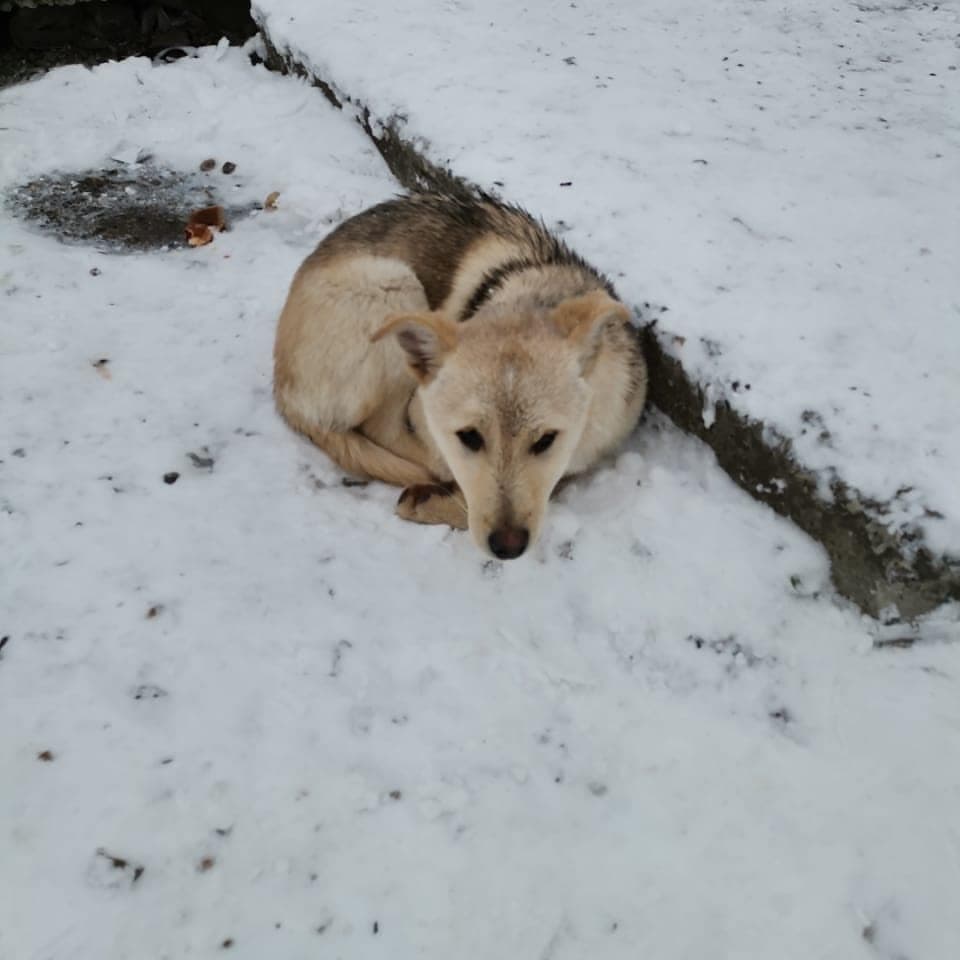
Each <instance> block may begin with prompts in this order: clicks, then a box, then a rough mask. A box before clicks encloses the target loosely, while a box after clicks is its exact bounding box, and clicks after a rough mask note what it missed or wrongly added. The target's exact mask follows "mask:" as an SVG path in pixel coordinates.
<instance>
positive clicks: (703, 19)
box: [253, 0, 960, 556]
mask: <svg viewBox="0 0 960 960" xmlns="http://www.w3.org/2000/svg"><path fill="white" fill-rule="evenodd" d="M253 6H254V13H255V16H256V17H257V19H258V20H259V22H260V23H261V24H263V25H264V27H265V30H266V32H267V33H268V34H269V36H270V38H271V40H272V41H273V42H274V44H275V45H277V46H278V47H279V48H280V49H281V50H282V51H289V52H290V53H292V55H293V56H294V58H295V59H296V60H297V61H298V62H300V63H304V64H307V65H312V68H313V69H314V71H315V72H316V73H317V75H319V76H321V77H323V78H324V79H325V80H327V81H328V82H330V83H332V84H333V86H334V88H335V89H338V90H340V91H342V92H343V93H345V94H347V95H349V96H350V97H352V98H354V99H355V100H356V101H357V102H359V103H362V104H364V105H365V106H367V107H369V108H370V110H371V111H372V113H373V115H374V116H376V117H379V118H380V119H381V120H386V119H388V118H390V117H392V116H394V115H398V116H400V117H402V118H403V129H404V133H405V135H406V136H408V137H411V138H413V139H416V140H421V141H422V142H423V145H424V148H425V149H426V152H427V154H428V155H429V156H430V157H431V158H432V159H434V160H435V161H440V162H449V163H450V165H451V166H452V168H453V170H454V171H455V172H456V173H458V174H460V175H461V176H465V177H466V178H468V179H470V180H472V181H474V182H476V183H479V184H481V185H483V186H485V187H488V188H496V189H500V192H502V193H503V194H504V195H506V196H507V197H508V198H509V199H511V200H514V201H517V202H520V203H522V204H524V205H526V206H528V207H530V208H531V209H532V210H534V211H535V212H537V213H539V214H542V215H544V216H545V217H546V218H547V219H548V221H550V222H558V221H559V222H562V223H563V224H564V225H566V227H567V228H569V231H570V233H569V239H571V241H572V242H573V243H574V245H575V246H576V247H577V248H578V249H580V250H582V251H583V252H584V253H585V254H587V255H588V256H589V257H590V258H591V259H593V260H594V261H595V262H597V263H598V264H599V265H601V266H602V267H603V268H605V269H607V270H608V271H610V273H611V275H612V276H613V278H614V280H615V281H616V283H617V286H618V288H619V290H620V292H621V294H622V295H624V296H625V297H626V298H627V299H629V300H631V301H633V302H634V303H642V302H644V301H653V302H655V303H662V304H666V305H668V306H669V308H670V312H669V313H668V314H667V315H665V316H664V317H663V318H662V319H661V321H660V325H659V326H660V330H661V332H662V334H663V336H662V340H663V342H664V344H665V345H666V346H667V347H668V348H669V349H671V350H673V351H674V353H675V354H676V356H677V357H678V359H680V360H681V361H682V362H683V364H684V366H685V368H686V369H687V370H688V371H689V372H690V374H691V375H692V376H693V377H694V378H695V379H696V380H698V381H699V382H700V383H703V384H713V385H715V386H716V387H717V389H718V390H719V391H720V392H722V394H723V395H724V397H725V398H726V399H727V400H729V401H730V402H731V403H732V404H733V405H734V407H735V408H736V409H737V410H739V411H741V412H743V413H745V414H747V415H750V416H752V417H754V418H756V419H759V420H761V421H763V422H765V423H766V424H768V425H770V426H771V427H773V428H775V429H776V430H777V431H778V432H779V433H780V434H781V435H782V436H786V437H789V438H790V439H791V440H792V441H793V443H794V444H795V447H796V450H797V453H798V456H799V459H800V461H801V462H802V463H804V464H806V465H808V466H809V467H810V468H811V469H814V470H817V471H820V472H821V473H822V474H823V475H824V478H825V481H824V482H825V483H826V484H827V485H829V481H830V480H831V479H832V478H833V477H834V476H836V477H839V478H840V479H841V480H844V481H846V482H847V483H848V484H852V485H853V486H854V487H855V488H857V489H859V490H860V491H862V493H863V494H864V496H865V497H866V498H873V499H876V500H879V501H881V502H889V503H890V506H891V509H890V512H889V514H888V515H887V516H886V517H885V518H884V522H886V523H888V524H889V525H890V526H891V527H894V528H899V527H901V526H903V525H910V524H914V523H916V524H919V525H920V526H921V527H922V528H923V530H924V531H925V533H926V536H927V538H928V542H929V544H930V545H931V546H932V547H933V548H934V549H935V550H938V551H943V552H946V553H948V554H952V555H954V556H958V555H960V485H958V484H957V482H956V477H957V476H958V474H960V430H958V429H957V425H956V411H957V410H958V409H960V376H958V365H960V280H958V278H960V272H958V271H957V253H958V250H960V229H958V224H960V192H958V191H957V190H956V186H955V185H956V183H957V182H958V181H960V71H958V70H957V65H958V63H960V57H958V50H957V46H956V43H955V37H956V35H957V33H958V30H960V13H958V8H957V6H956V4H953V3H943V4H940V5H936V4H931V3H903V2H900V0H896V2H893V0H884V2H871V3H836V2H834V0H811V2H806V3H803V4H781V3H757V2H756V0H724V2H720V3H709V4H705V3H702V2H700V0H651V2H645V3H642V4H639V3H635V2H630V0H597V2H592V3H563V4H551V3H523V4H517V3H514V2H513V0H484V2H482V3H480V2H472V0H460V2H447V0H442V2H441V0H412V2H410V3H406V4H404V5H403V9H402V13H398V14H396V15H393V16H385V15H384V13H383V9H382V5H381V4H379V3H377V2H376V0H327V2H325V3H323V4H309V3H302V2H301V0H254V4H253ZM675 337H678V338H681V339H677V340H675V339H674V338H675ZM681 340H682V341H683V344H682V346H681V345H680V343H681ZM734 384H736V386H734ZM746 385H749V387H747V386H746ZM810 413H812V414H814V415H815V416H816V417H817V418H818V426H817V427H816V428H815V429H814V428H811V427H810V426H809V424H808V423H806V422H805V420H804V416H805V414H807V415H808V416H809V414H810ZM906 488H909V489H906ZM925 508H929V511H933V512H934V513H939V514H942V515H943V516H942V517H940V516H931V515H930V513H929V512H928V509H925Z"/></svg>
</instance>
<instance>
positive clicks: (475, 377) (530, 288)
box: [275, 235, 646, 552]
mask: <svg viewBox="0 0 960 960" xmlns="http://www.w3.org/2000/svg"><path fill="white" fill-rule="evenodd" d="M321 250H323V251H324V255H323V256H318V255H314V256H313V257H311V258H310V259H308V260H307V262H306V263H304V265H303V266H302V267H301V268H300V270H299V271H298V273H297V275H296V276H295V278H294V281H293V284H292V286H291V289H290V293H289V296H288V298H287V302H286V305H285V306H284V309H283V312H282V314H281V317H280V321H279V325H278V329H277V338H276V345H275V393H276V400H277V405H278V408H279V410H280V412H281V413H282V414H283V416H284V417H285V418H286V420H287V421H288V422H289V423H290V425H291V426H293V427H294V429H296V430H299V431H300V432H302V433H304V434H305V435H306V436H308V437H309V438H310V439H311V440H312V441H313V442H314V443H316V444H317V446H319V447H320V448H321V449H323V450H324V451H325V452H326V453H327V454H328V455H329V456H330V457H331V458H332V459H333V460H335V461H336V462H337V463H338V464H339V465H340V466H341V467H342V468H343V469H344V470H347V471H348V472H350V473H355V474H359V475H362V476H366V477H371V478H373V479H377V480H382V481H385V482H387V483H391V484H395V485H399V486H403V487H406V488H408V489H407V490H406V491H405V493H404V495H403V496H402V497H401V500H400V503H399V504H398V508H397V512H398V514H399V515H400V516H402V517H404V518H406V519H410V520H415V521H418V522H425V523H447V524H449V525H451V526H455V527H467V526H469V529H470V530H471V533H472V535H473V537H474V539H475V541H476V542H477V544H478V545H479V546H480V547H481V548H482V549H484V550H486V551H488V552H489V551H490V550H491V549H492V547H491V542H492V541H491V534H496V533H497V531H507V535H508V538H509V536H510V534H509V531H518V530H522V531H525V532H529V541H530V542H531V543H532V542H534V541H535V540H536V537H537V534H538V533H539V531H540V527H541V524H542V519H543V515H544V510H545V508H546V504H547V501H548V499H549V497H550V494H551V492H552V491H553V489H554V488H555V486H556V484H557V483H558V481H559V480H560V479H561V478H562V477H563V476H568V475H570V474H574V473H578V472H581V471H583V470H586V469H587V468H589V467H590V466H591V465H593V464H594V463H596V461H597V460H598V459H599V458H600V457H602V456H603V455H604V454H606V453H608V452H609V451H610V450H612V449H613V448H615V447H616V446H617V445H618V444H619V443H621V442H622V440H623V439H624V437H625V436H626V434H627V433H629V431H630V430H631V429H632V428H633V426H634V424H635V423H636V420H637V418H638V416H639V414H640V411H641V409H642V407H643V403H644V397H645V392H646V391H645V375H644V376H643V377H642V382H640V383H639V384H638V382H637V378H638V369H639V371H640V374H641V375H642V374H643V369H642V359H639V357H638V355H637V354H636V353H635V352H633V353H632V352H631V350H633V351H635V350H636V348H635V346H634V345H630V344H628V342H627V341H625V340H624V339H623V338H624V337H625V336H627V337H629V336H630V334H629V332H627V331H626V324H627V321H628V319H629V317H628V313H627V311H626V308H625V307H624V306H623V305H622V304H620V303H618V302H617V301H616V300H614V299H612V298H611V297H610V296H609V295H608V294H607V293H606V292H605V291H604V290H602V289H594V290H588V291H587V292H586V293H580V294H578V295H576V296H571V297H566V298H565V297H564V296H563V293H562V291H563V289H564V284H565V283H569V282H572V281H571V280H570V274H569V271H567V270H566V269H565V268H564V267H552V266H545V267H543V268H538V269H537V270H533V271H527V272H525V273H522V274H520V275H519V276H517V277H516V278H511V280H510V281H508V282H506V283H504V284H503V286H502V288H501V289H499V290H497V291H495V292H494V294H493V295H492V296H491V297H490V298H489V300H488V301H487V302H485V303H484V304H483V305H482V306H481V308H480V309H479V310H478V311H477V312H476V314H475V315H474V316H472V317H471V318H470V319H469V320H468V321H467V322H465V323H458V322H456V319H455V318H456V317H457V316H458V315H460V313H461V311H462V310H463V309H464V308H465V305H466V304H467V302H468V300H469V298H470V296H471V292H472V291H473V290H475V289H476V287H477V285H478V284H479V283H480V282H481V281H482V279H483V278H484V276H485V275H486V274H487V273H488V272H489V271H490V270H491V269H493V268H494V267H496V266H498V265H499V264H502V263H505V262H507V261H510V260H511V258H516V257H518V256H522V255H523V254H524V249H523V245H522V244H521V243H519V242H518V241H516V240H513V241H511V240H510V238H503V237H499V236H496V235H493V236H491V235H481V236H478V237H477V238H476V241H475V242H474V243H471V244H470V245H469V247H468V249H467V250H466V251H465V253H464V254H463V256H462V257H461V258H460V261H459V263H458V265H457V269H456V271H455V274H454V275H453V276H452V277H451V278H450V283H449V293H448V295H447V296H446V298H445V300H444V302H443V303H441V304H440V305H439V307H438V309H437V310H435V311H433V312H431V311H430V309H429V305H428V302H427V297H426V294H425V292H424V288H423V286H422V284H421V283H420V281H419V280H418V277H417V275H416V274H415V273H414V271H413V269H412V267H411V266H410V265H409V264H408V262H406V261H405V259H404V258H403V257H402V256H396V255H391V256H383V255H379V252H378V251H377V250H376V248H375V246H374V249H372V250H370V251H365V250H356V249H344V250H343V251H338V250H337V249H336V247H333V249H330V250H324V248H323V245H321V248H319V249H318V254H319V253H320V252H321ZM391 253H393V251H391ZM580 282H581V285H582V278H580ZM571 289H572V288H571ZM551 291H552V293H553V296H552V297H551V296H547V297H546V298H544V293H545V292H546V293H547V294H550V293H551ZM557 291H560V294H559V296H558V295H557ZM557 300H559V302H556V301H557ZM551 302H553V303H555V305H553V306H544V305H543V304H544V303H547V304H549V303H551ZM638 364H639V367H638ZM411 427H412V428H413V429H411ZM470 430H472V431H475V432H476V433H477V434H479V435H480V436H481V438H482V444H483V446H482V449H480V450H471V449H469V448H468V447H467V445H466V444H465V442H464V441H463V440H462V439H461V437H460V436H458V432H460V433H463V432H464V431H470ZM553 432H555V433H556V439H555V440H554V441H553V443H552V446H550V447H549V449H547V450H545V451H544V452H542V453H540V454H536V453H534V452H532V451H533V449H535V447H534V445H535V444H537V443H538V441H539V442H541V443H542V442H544V439H543V438H544V437H545V435H547V434H549V433H553ZM468 438H469V437H468ZM521 552H522V548H521Z"/></svg>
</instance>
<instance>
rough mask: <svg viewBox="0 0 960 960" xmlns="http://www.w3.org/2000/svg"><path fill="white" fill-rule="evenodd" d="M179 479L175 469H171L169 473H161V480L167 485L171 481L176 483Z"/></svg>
mask: <svg viewBox="0 0 960 960" xmlns="http://www.w3.org/2000/svg"><path fill="white" fill-rule="evenodd" d="M179 479H180V474H179V473H177V471H176V470H171V471H170V472H169V473H165V474H164V475H163V482H164V483H165V484H167V485H168V486H169V485H170V484H171V483H176V482H177V481H178V480H179Z"/></svg>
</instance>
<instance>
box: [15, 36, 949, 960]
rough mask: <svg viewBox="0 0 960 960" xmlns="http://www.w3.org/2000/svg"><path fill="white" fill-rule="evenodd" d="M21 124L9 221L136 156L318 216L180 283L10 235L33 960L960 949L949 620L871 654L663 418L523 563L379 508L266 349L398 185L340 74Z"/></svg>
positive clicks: (594, 482)
mask: <svg viewBox="0 0 960 960" xmlns="http://www.w3.org/2000/svg"><path fill="white" fill-rule="evenodd" d="M372 59H373V58H368V63H370V62H371V60H372ZM0 128H2V129H0V135H2V137H3V149H2V151H0V191H7V190H9V189H10V188H11V187H13V186H14V185H16V184H18V183H21V182H23V181H24V180H27V179H30V178H32V177H35V176H37V175H39V174H42V173H47V172H51V171H55V170H58V169H62V170H69V171H77V170H83V169H87V168H100V167H108V166H110V164H111V160H110V158H111V157H114V156H125V157H131V158H132V157H135V156H136V155H137V154H138V153H141V151H143V152H148V153H150V154H152V155H153V157H154V162H155V163H157V164H159V165H164V166H167V167H170V168H173V169H180V170H184V171H194V170H196V168H197V166H198V164H199V163H200V162H201V161H202V160H203V159H205V158H206V157H215V158H217V160H218V161H227V160H229V161H232V162H234V163H236V164H237V165H238V166H237V170H236V172H235V173H234V174H233V175H232V178H231V177H225V176H223V175H221V174H219V173H214V174H211V178H212V180H213V181H214V182H216V183H217V184H219V185H220V188H221V189H222V190H224V191H228V192H232V193H233V194H234V195H235V196H236V200H237V202H238V203H247V202H253V201H256V200H261V199H262V198H264V197H266V195H267V194H268V193H270V192H271V191H274V190H278V191H280V194H281V196H280V203H279V209H278V210H276V211H275V212H272V213H268V212H264V213H261V214H260V215H257V216H252V217H250V218H248V219H245V220H243V221H240V222H238V223H237V224H236V225H235V229H233V230H231V231H230V232H228V233H226V234H223V235H221V236H219V237H218V238H217V239H216V241H215V242H214V243H213V244H211V245H210V246H206V247H201V248H197V249H187V248H182V249H177V250H173V251H169V252H166V253H154V254H136V255H134V254H128V255H120V254H114V255H108V254H103V253H98V252H96V251H94V250H93V249H91V248H90V247H81V246H67V245H63V244H59V243H58V242H57V241H56V240H55V239H54V238H52V237H50V236H46V235H41V234H39V233H36V232H34V231H33V230H31V229H30V228H28V227H26V226H25V225H23V224H22V223H21V222H19V221H17V220H15V219H13V218H11V217H10V216H9V215H7V214H3V215H0V411H2V417H0V637H5V638H8V639H7V640H6V643H5V644H4V645H3V646H2V649H0V732H2V734H0V890H2V895H0V957H2V958H3V960H121V958H131V960H142V958H146V957H151V958H152V957H155V958H170V960H179V958H183V957H187V956H197V957H208V956H221V955H227V956H235V957H238V958H249V960H263V958H264V957H276V958H280V960H299V958H313V957H331V958H337V957H340V958H345V960H346V958H350V960H364V958H379V957H389V958H391V960H406V958H413V957H420V958H430V960H449V958H452V957H462V958H471V960H472V958H490V957H534V958H542V960H568V958H569V960H582V958H585V957H589V958H592V960H601V958H617V960H632V958H636V957H639V956H644V957H657V958H677V960H679V958H687V957H723V958H733V957H737V958H758V960H759V958H763V960H768V958H771V957H777V958H779V960H791V958H797V960H808V958H810V957H811V956H815V957H818V958H822V960H834V958H835V960H855V958H861V957H862V958H864V960H869V958H878V957H879V958H887V960H893V958H911V960H913V958H924V960H955V958H956V957H957V956H960V923H958V922H957V910H956V891H957V890H958V889H960V815H958V811H960V685H958V684H960V643H958V642H956V641H957V640H958V639H960V636H958V627H957V619H956V618H957V611H956V610H954V611H942V612H941V614H940V615H939V621H938V622H936V623H932V624H930V625H929V629H928V632H927V633H926V636H927V637H928V638H929V639H928V640H927V642H925V643H920V644H918V645H916V646H914V647H913V648H911V649H898V648H896V647H884V648H878V647H876V646H875V645H874V643H873V640H874V636H875V632H874V625H873V624H871V622H869V621H867V620H865V619H863V618H861V617H860V616H859V615H857V614H856V612H855V611H853V610H851V609H849V608H848V607H846V606H844V605H842V604H840V603H838V602H837V601H836V600H835V598H833V597H831V596H830V594H829V590H828V587H827V583H828V573H827V567H826V561H825V558H824V556H823V554H822V552H821V551H820V549H819V548H818V547H817V546H816V545H815V544H813V543H812V542H811V541H809V540H808V539H806V538H805V537H804V536H803V535H801V534H799V533H798V532H797V531H796V530H795V529H794V528H793V527H791V526H790V525H789V524H787V523H785V522H784V521H782V520H779V519H778V518H776V517H775V516H774V515H773V514H772V513H771V512H770V511H769V510H767V509H765V508H763V507H761V506H759V505H757V504H756V503H755V502H753V501H751V500H749V499H748V498H747V497H746V496H745V495H744V494H743V493H742V492H740V491H739V490H738V489H736V488H735V487H734V486H733V484H732V483H731V482H730V481H729V480H728V479H727V477H726V476H725V475H724V474H723V473H722V472H721V471H720V470H719V469H718V468H717V466H716V465H715V463H714V461H713V459H712V456H711V455H710V454H709V452H707V451H706V450H705V449H704V448H703V447H702V446H701V445H699V444H698V443H696V442H694V441H691V440H690V439H688V438H685V437H683V436H681V435H679V434H678V433H677V432H676V431H674V430H673V429H671V428H670V427H669V426H668V425H665V424H664V423H662V422H661V421H660V420H658V419H656V418H652V419H651V420H649V421H648V422H647V423H646V424H645V425H644V426H643V427H642V428H641V429H640V430H639V431H638V433H637V435H636V437H635V438H634V439H633V440H632V441H631V442H630V444H629V446H628V449H627V450H625V451H624V452H623V454H622V455H621V456H620V457H619V458H618V459H617V461H616V463H615V464H612V465H611V466H610V467H608V468H606V469H603V470H600V471H598V472H597V473H596V474H595V475H594V476H592V477H591V478H588V479H585V480H583V481H581V482H578V483H576V484H574V485H572V486H570V487H569V488H567V489H566V490H565V491H564V492H563V494H562V496H561V497H560V499H559V502H557V503H555V504H554V505H553V506H552V508H551V515H550V520H549V523H548V528H547V530H546V532H545V535H544V538H543V541H542V543H541V544H540V545H539V546H538V548H537V550H536V551H534V553H533V555H532V556H530V557H529V558H526V559H524V560H521V561H516V562H513V563H509V564H505V565H499V564H496V563H492V562H489V561H487V560H485V559H484V557H482V556H481V555H480V554H479V553H478V551H477V550H476V549H475V548H474V547H473V546H472V544H471V543H470V542H469V540H468V538H467V537H466V536H464V535H463V534H460V533H454V532H450V531H444V530H441V529H438V528H427V527H418V526H413V525H408V524H404V523H402V522H401V521H399V520H397V519H395V518H394V517H393V515H392V506H393V503H394V500H395V498H396V491H392V490H390V489H387V488H384V487H380V486H377V485H371V486H369V487H346V486H344V485H342V483H341V478H340V476H339V475H338V473H337V471H336V470H334V469H333V468H332V466H331V465H330V463H329V462H328V461H327V460H325V458H324V457H323V455H322V454H320V453H319V452H318V451H316V450H315V449H313V448H311V447H310V446H309V445H308V444H307V443H305V442H304V441H302V440H301V439H299V438H297V437H295V436H293V435H292V434H291V433H290V432H289V431H288V430H287V429H286V428H285V427H284V426H283V425H282V424H281V422H280V421H279V420H278V418H277V417H276V415H275V413H274V411H273V409H272V405H271V398H270V347H271V339H272V328H273V322H274V318H275V316H276V314H277V311H278V309H279V307H280V305H281V302H282V298H283V296H284V293H285V290H286V286H287V284H288V282H289V279H290V276H291V274H292V271H293V270H294V268H295V266H296V264H297V263H298V262H299V260H300V259H301V257H302V256H303V255H304V253H305V252H306V251H307V250H308V249H309V248H310V247H311V246H312V245H313V244H314V243H315V242H316V240H317V238H318V237H319V236H320V235H322V233H323V232H324V231H325V230H326V229H327V228H328V226H329V225H330V224H333V223H335V222H337V221H338V219H340V218H342V217H343V216H344V215H348V214H351V213H353V212H355V211H357V210H359V209H360V208H361V207H363V206H365V205H366V204H368V203H372V202H374V201H376V200H378V199H381V198H383V197H385V196H387V195H389V194H390V193H391V192H393V190H394V189H395V187H394V185H393V184H392V183H391V181H390V180H389V178H388V176H387V174H386V172H385V170H384V168H383V166H382V163H381V161H380V159H379V157H378V156H377V155H376V154H375V153H373V152H372V150H371V148H370V146H369V144H368V142H367V141H366V140H365V139H364V138H363V137H362V136H361V134H360V132H359V131H358V129H357V128H356V127H355V125H354V124H353V123H352V122H351V121H350V120H349V118H348V117H347V116H345V115H343V114H338V113H337V112H336V111H334V110H332V109H331V108H329V107H328V106H327V104H326V102H325V101H324V100H323V98H322V97H321V96H320V95H319V94H318V92H317V91H316V90H313V89H311V88H309V87H308V86H306V85H305V84H304V83H302V82H300V81H297V80H294V79H289V78H282V77H279V76H276V75H271V74H269V73H267V72H266V71H264V70H263V69H261V68H252V67H250V66H249V65H248V63H247V62H246V60H245V58H244V57H243V56H242V55H241V53H239V52H238V51H235V50H219V51H214V50H206V51H203V52H202V54H201V56H200V58H199V59H196V60H185V61H180V62H178V63H176V64H173V65H170V66H163V67H153V66H151V64H150V63H149V62H147V61H145V60H134V61H128V62H125V63H121V64H111V65H105V66H102V67H99V68H97V69H95V70H93V71H88V70H85V69H81V68H64V69H60V70H57V71H54V72H53V73H51V74H49V75H48V76H46V77H45V78H43V79H41V80H39V81H37V82H34V83H31V84H29V85H26V86H23V87H19V88H14V89H10V90H6V91H3V92H2V93H0ZM575 175H576V171H575V172H574V176H575ZM232 184H236V186H233V185H232ZM583 235H584V236H585V237H586V236H588V234H587V233H586V232H585V233H584V234H583ZM588 239H589V237H588ZM670 243H671V244H675V239H671V240H670ZM91 271H94V274H92V273H91ZM665 278H666V273H664V274H659V273H658V274H657V275H655V276H652V277H650V278H649V279H647V280H644V281H637V282H643V283H649V284H650V285H651V286H656V285H657V284H658V283H660V281H661V280H665ZM886 279H887V278H886V277H883V276H881V275H878V277H877V280H878V282H884V283H885V282H886ZM758 282H759V281H757V280H755V279H754V280H751V281H750V283H751V285H755V284H757V283H758ZM675 283H676V284H677V286H675V287H673V288H671V291H669V292H676V291H677V290H679V285H680V281H679V278H675ZM104 359H106V361H107V362H106V363H100V364H99V365H96V364H97V363H98V362H99V361H101V360H104ZM191 454H193V455H194V458H195V459H192V458H191V456H190V455H191ZM209 461H212V463H209ZM170 473H177V474H179V476H178V477H177V479H176V482H174V483H172V484H168V483H165V482H164V475H165V474H170ZM951 617H952V618H953V619H952V621H951ZM951 641H953V642H951Z"/></svg>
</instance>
